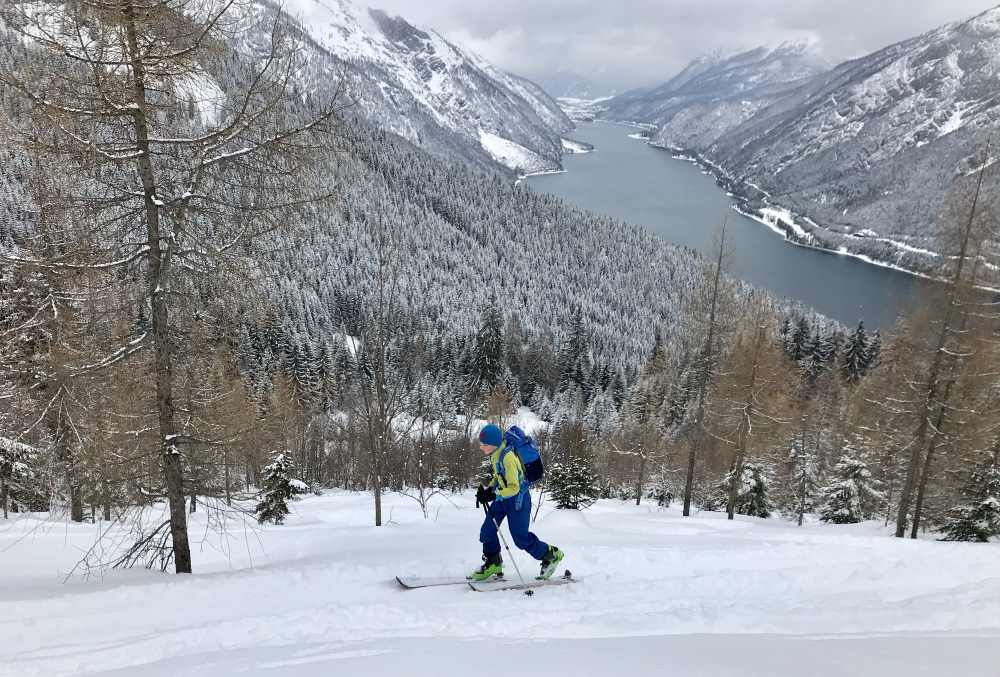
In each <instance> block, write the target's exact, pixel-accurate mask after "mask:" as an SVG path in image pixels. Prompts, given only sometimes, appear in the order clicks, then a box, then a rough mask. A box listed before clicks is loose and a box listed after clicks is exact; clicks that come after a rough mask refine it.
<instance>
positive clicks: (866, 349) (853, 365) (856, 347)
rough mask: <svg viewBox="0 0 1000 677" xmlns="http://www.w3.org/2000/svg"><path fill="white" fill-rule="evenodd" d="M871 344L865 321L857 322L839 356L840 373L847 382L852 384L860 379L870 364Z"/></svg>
mask: <svg viewBox="0 0 1000 677" xmlns="http://www.w3.org/2000/svg"><path fill="white" fill-rule="evenodd" d="M870 350H871V345H870V342H869V339H868V333H867V332H866V331H865V323H864V322H859V323H858V326H857V329H855V330H854V331H853V332H851V334H850V336H848V337H847V341H846V342H845V343H844V347H843V351H842V354H841V357H840V375H841V377H842V378H843V379H844V381H846V382H847V383H849V384H851V385H854V384H856V383H857V382H858V381H860V380H861V379H862V378H863V377H864V375H865V374H867V373H868V369H869V367H870V366H871V353H870Z"/></svg>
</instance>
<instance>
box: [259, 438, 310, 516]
mask: <svg viewBox="0 0 1000 677" xmlns="http://www.w3.org/2000/svg"><path fill="white" fill-rule="evenodd" d="M294 473H295V464H294V462H293V461H292V457H291V454H288V453H286V452H284V451H275V452H272V453H271V462H270V463H269V464H268V465H267V466H266V467H265V468H264V481H263V484H264V486H263V492H262V496H261V501H260V503H258V504H257V509H256V513H257V521H258V522H260V523H261V524H263V523H264V522H272V523H274V524H281V523H283V522H284V521H285V516H286V515H288V502H289V501H294V500H296V499H297V498H298V497H299V496H301V495H302V494H307V493H309V486H308V485H307V484H306V483H305V482H303V481H302V480H300V479H296V478H295V477H293V475H294Z"/></svg>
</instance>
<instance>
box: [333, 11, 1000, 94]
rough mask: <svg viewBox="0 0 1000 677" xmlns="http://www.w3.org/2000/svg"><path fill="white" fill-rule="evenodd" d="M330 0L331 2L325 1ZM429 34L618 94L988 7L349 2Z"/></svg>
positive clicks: (844, 53) (855, 43)
mask: <svg viewBox="0 0 1000 677" xmlns="http://www.w3.org/2000/svg"><path fill="white" fill-rule="evenodd" d="M333 1H335V0H333ZM355 2H357V3H358V4H366V2H367V4H370V5H372V6H377V7H381V8H382V9H385V10H386V11H388V12H390V13H393V14H399V15H401V16H403V17H404V18H406V19H407V20H409V21H410V22H411V23H414V24H416V25H419V26H422V27H430V28H435V29H437V30H438V31H439V32H440V33H442V34H444V35H446V36H447V37H449V38H450V39H453V40H455V41H457V42H459V43H460V44H462V45H465V46H467V47H469V48H470V49H473V50H475V51H477V52H478V53H480V54H481V55H482V56H484V57H486V58H487V59H489V60H490V61H492V62H493V63H495V64H497V65H498V66H500V67H502V68H505V69H507V70H510V71H513V72H515V73H519V74H522V75H526V76H528V77H533V78H538V79H543V80H544V79H546V78H547V77H550V76H552V75H553V74H555V73H560V72H563V73H566V72H570V73H578V74H581V75H584V76H587V77H589V78H590V79H592V80H594V81H597V82H600V83H602V84H606V85H611V86H614V87H617V88H618V89H622V88H629V87H635V86H640V85H644V84H650V83H654V82H659V81H662V80H665V79H667V78H669V77H671V76H672V75H673V74H675V73H676V72H678V71H679V70H680V69H681V68H683V66H684V65H685V64H686V63H687V62H688V61H690V60H691V59H693V58H694V57H696V56H699V55H701V54H704V53H706V52H710V51H713V50H716V49H721V50H723V51H725V52H732V51H736V50H739V49H741V48H751V47H756V46H759V45H776V44H779V43H781V42H784V41H786V40H803V39H806V40H815V41H817V45H818V49H819V50H821V52H822V53H823V55H824V56H825V57H826V58H827V59H829V60H830V61H834V62H837V61H841V60H844V59H847V58H852V57H856V56H861V55H863V54H867V53H869V52H872V51H874V50H877V49H879V48H881V47H884V46H886V45H889V44H891V43H893V42H897V41H899V40H903V39H906V38H908V37H912V36H914V35H919V34H920V33H923V32H925V31H927V30H930V29H933V28H935V27H937V26H938V25H941V24H944V23H948V22H950V21H957V20H960V19H964V18H967V17H969V16H972V15H975V14H978V13H979V12H982V11H985V10H986V9H989V8H990V7H992V6H995V5H996V0H948V2H941V1H940V0H880V1H879V2H873V1H872V0H841V1H840V2H829V1H828V0H621V1H615V0H604V1H603V2H593V0H504V2H496V0H419V1H418V0H355Z"/></svg>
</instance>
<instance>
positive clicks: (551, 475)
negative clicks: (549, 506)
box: [545, 454, 600, 510]
mask: <svg viewBox="0 0 1000 677" xmlns="http://www.w3.org/2000/svg"><path fill="white" fill-rule="evenodd" d="M545 474H546V479H545V483H546V486H547V487H548V490H549V493H550V494H551V495H552V499H553V500H554V501H555V503H556V507H559V508H563V509H567V510H580V509H581V508H588V507H590V506H591V505H592V504H593V503H594V501H596V500H597V497H598V495H599V494H600V487H599V485H598V481H597V474H596V473H595V472H594V468H593V463H592V462H591V460H590V457H589V455H585V454H580V455H577V456H574V457H573V458H572V459H570V461H569V462H568V463H552V464H551V465H550V467H548V468H546V469H545Z"/></svg>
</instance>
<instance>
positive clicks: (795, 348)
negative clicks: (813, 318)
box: [784, 315, 813, 363]
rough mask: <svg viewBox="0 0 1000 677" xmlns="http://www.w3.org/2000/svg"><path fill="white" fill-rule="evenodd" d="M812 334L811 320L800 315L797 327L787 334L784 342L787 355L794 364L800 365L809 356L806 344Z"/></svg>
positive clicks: (796, 322)
mask: <svg viewBox="0 0 1000 677" xmlns="http://www.w3.org/2000/svg"><path fill="white" fill-rule="evenodd" d="M812 334H813V331H812V328H811V327H810V326H809V320H807V319H806V318H805V317H804V316H801V315H800V316H799V318H798V319H797V320H796V321H795V326H794V327H792V329H791V331H789V332H788V333H787V335H786V337H785V342H784V347H785V353H787V354H788V357H789V358H790V359H791V360H792V362H795V363H798V362H799V361H800V360H801V359H802V358H803V357H804V356H805V355H806V354H807V353H806V343H807V342H808V341H809V338H810V337H811V336H812Z"/></svg>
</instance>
